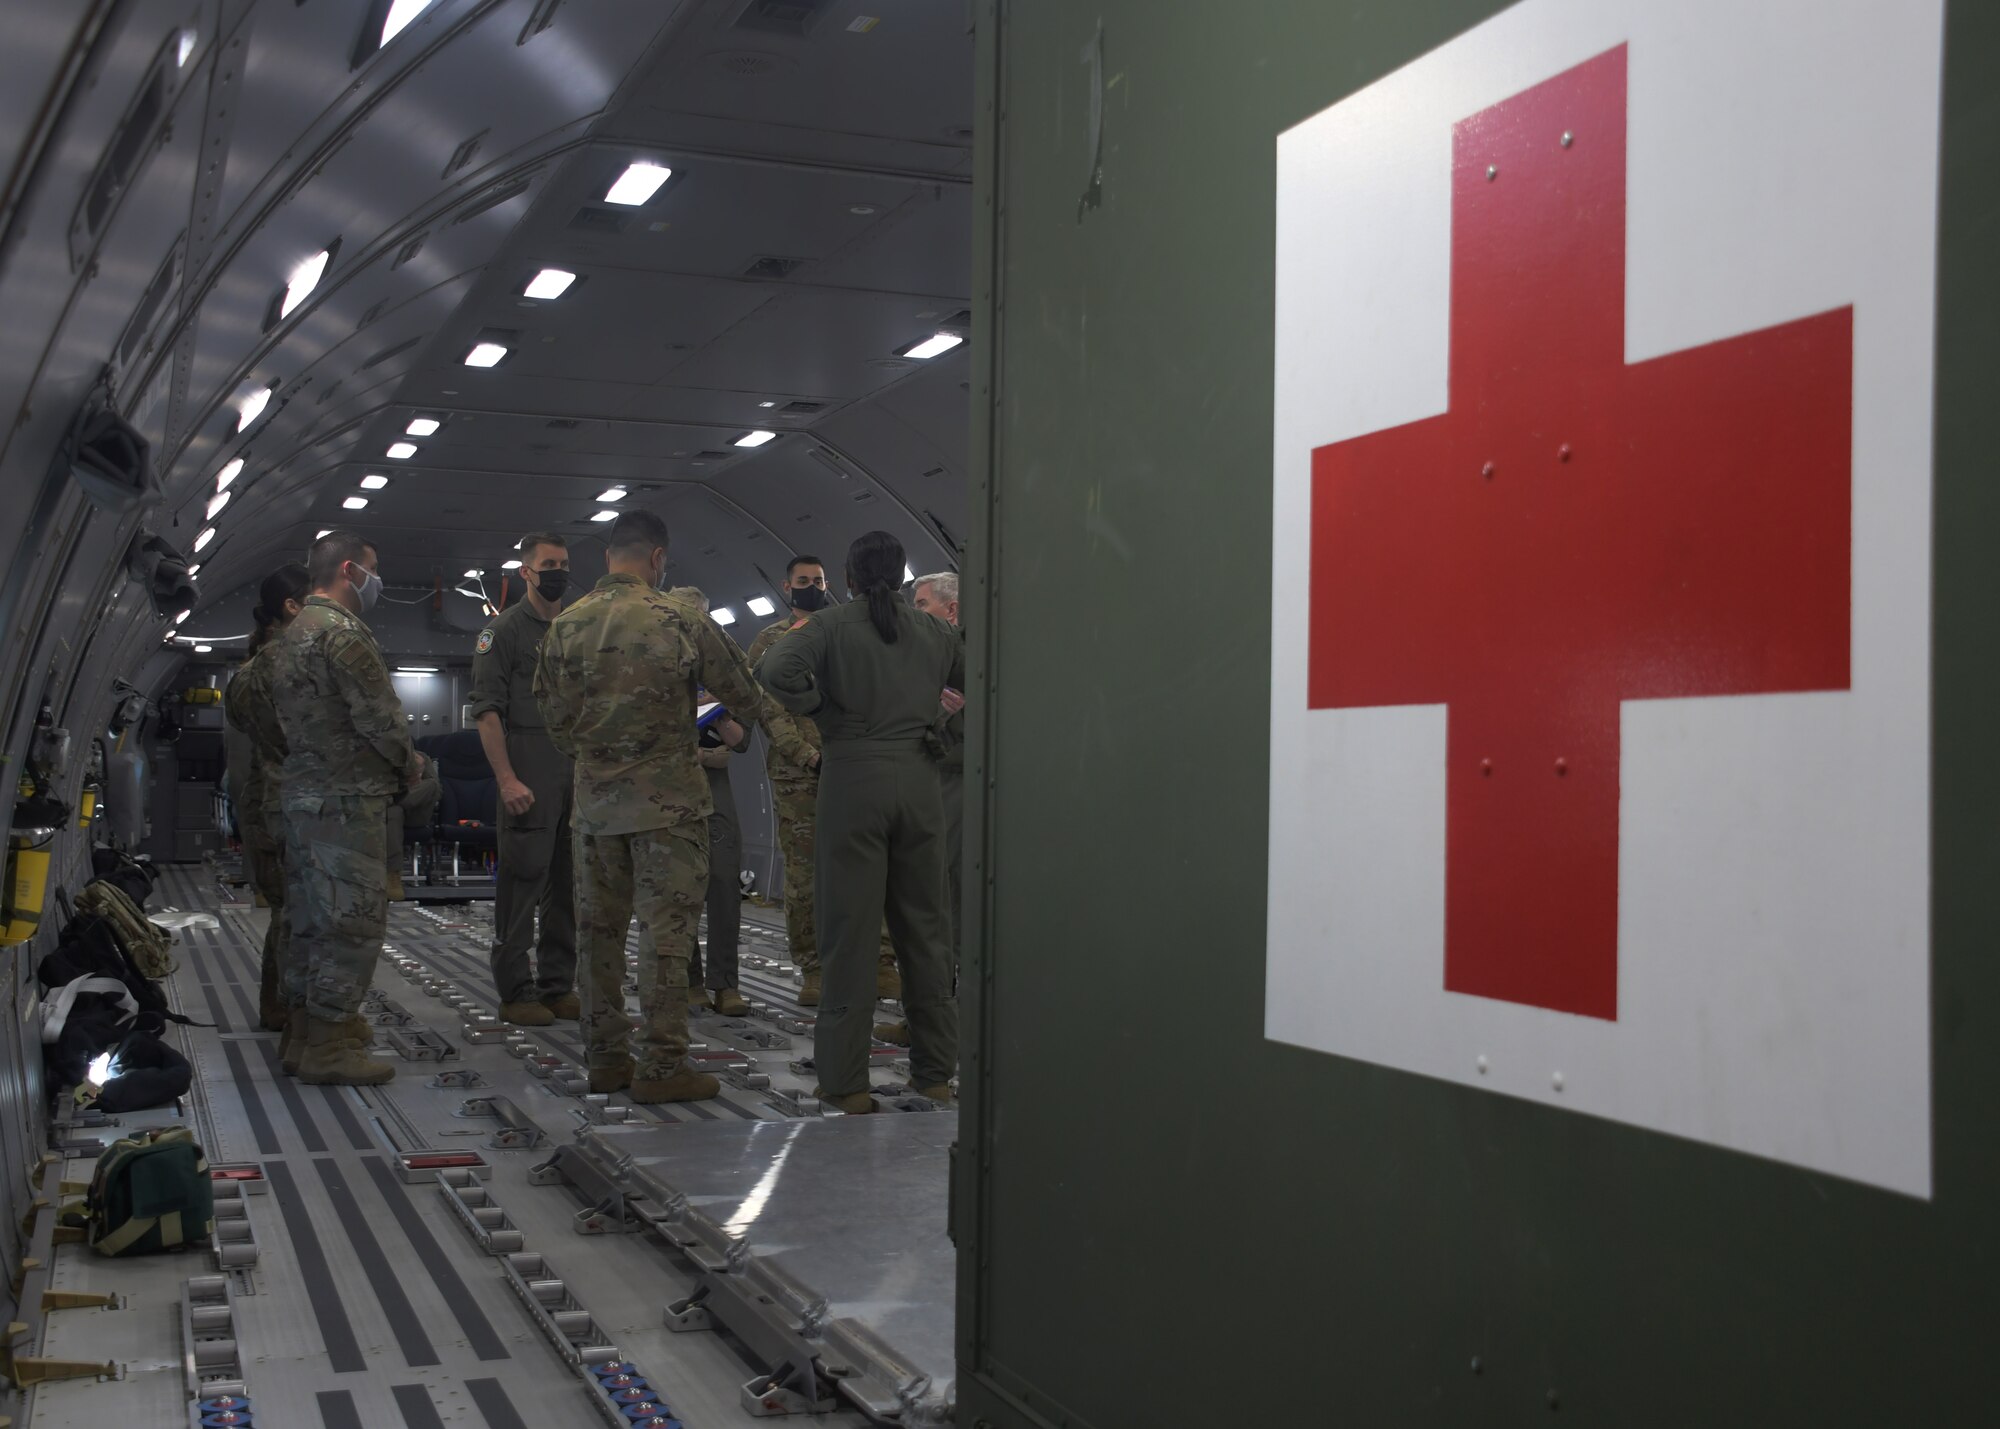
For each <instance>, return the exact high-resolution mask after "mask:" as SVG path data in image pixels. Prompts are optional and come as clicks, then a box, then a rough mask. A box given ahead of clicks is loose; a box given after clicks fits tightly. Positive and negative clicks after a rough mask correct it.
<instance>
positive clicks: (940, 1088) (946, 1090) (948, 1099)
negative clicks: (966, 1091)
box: [915, 1082, 958, 1106]
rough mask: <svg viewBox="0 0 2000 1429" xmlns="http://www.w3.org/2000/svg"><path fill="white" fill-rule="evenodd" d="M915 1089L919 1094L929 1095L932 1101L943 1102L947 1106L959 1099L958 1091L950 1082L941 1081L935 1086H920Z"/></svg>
mask: <svg viewBox="0 0 2000 1429" xmlns="http://www.w3.org/2000/svg"><path fill="white" fill-rule="evenodd" d="M915 1090H916V1093H917V1095H918V1096H920V1097H929V1098H930V1099H931V1100H932V1101H934V1102H942V1103H944V1104H945V1105H947V1106H949V1105H950V1104H951V1103H952V1102H955V1101H957V1100H958V1093H956V1092H954V1091H953V1090H952V1089H951V1083H950V1082H940V1083H939V1084H938V1085H937V1086H934V1087H918V1088H916V1089H915Z"/></svg>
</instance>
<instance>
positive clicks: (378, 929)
mask: <svg viewBox="0 0 2000 1429" xmlns="http://www.w3.org/2000/svg"><path fill="white" fill-rule="evenodd" d="M284 809H285V912H286V914H287V916H288V918H289V921H290V923H291V956H292V959H293V961H294V963H295V964H296V965H298V966H299V967H300V969H301V970H302V972H303V975H304V979H305V988H304V991H305V1004H306V1014H307V1015H308V1016H309V1017H311V1018H312V1019H313V1020H314V1021H317V1022H337V1021H339V1020H341V1019H342V1018H346V1017H351V1016H353V1015H354V1014H355V1013H356V1012H357V1011H359V1010H360V1007H361V999H362V996H363V995H364V994H365V993H366V992H367V991H368V985H369V983H370V982H372V981H373V980H374V977H375V963H376V960H377V959H378V958H380V957H381V956H382V937H383V934H384V933H385V932H387V930H388V922H389V889H388V869H387V867H386V866H385V861H386V858H387V855H386V853H385V852H384V850H385V848H386V845H387V843H388V839H387V837H386V834H387V818H388V812H389V796H388V795H386V794H295V793H290V792H288V793H286V795H285V797H284Z"/></svg>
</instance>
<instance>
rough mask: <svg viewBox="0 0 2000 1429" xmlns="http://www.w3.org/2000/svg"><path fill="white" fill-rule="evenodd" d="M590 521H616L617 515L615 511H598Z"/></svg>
mask: <svg viewBox="0 0 2000 1429" xmlns="http://www.w3.org/2000/svg"><path fill="white" fill-rule="evenodd" d="M590 519H591V520H593V521H616V520H617V519H618V513H617V512H616V511H600V512H598V513H597V514H596V515H595V516H593V517H591V518H590Z"/></svg>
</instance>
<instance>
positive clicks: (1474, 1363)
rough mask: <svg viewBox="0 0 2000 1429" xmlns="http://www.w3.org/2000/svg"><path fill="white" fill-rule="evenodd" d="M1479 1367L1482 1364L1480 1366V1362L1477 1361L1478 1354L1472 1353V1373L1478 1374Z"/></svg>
mask: <svg viewBox="0 0 2000 1429" xmlns="http://www.w3.org/2000/svg"><path fill="white" fill-rule="evenodd" d="M1481 1368H1482V1366H1481V1365H1480V1363H1479V1356H1478V1355H1474V1356H1473V1357H1472V1372H1473V1373H1474V1374H1478V1373H1479V1371H1480V1369H1481Z"/></svg>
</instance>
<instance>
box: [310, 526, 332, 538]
mask: <svg viewBox="0 0 2000 1429" xmlns="http://www.w3.org/2000/svg"><path fill="white" fill-rule="evenodd" d="M332 534H333V527H331V526H329V527H327V528H326V529H325V530H324V531H322V532H320V533H319V534H318V535H317V536H315V537H313V539H314V540H315V541H324V540H325V539H326V538H327V537H328V536H331V535H332Z"/></svg>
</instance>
